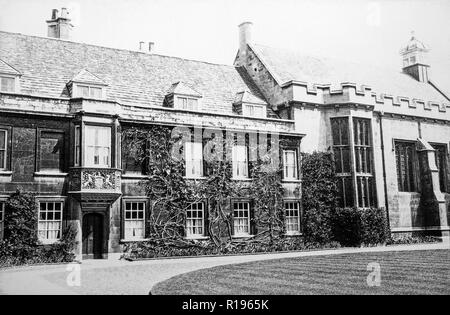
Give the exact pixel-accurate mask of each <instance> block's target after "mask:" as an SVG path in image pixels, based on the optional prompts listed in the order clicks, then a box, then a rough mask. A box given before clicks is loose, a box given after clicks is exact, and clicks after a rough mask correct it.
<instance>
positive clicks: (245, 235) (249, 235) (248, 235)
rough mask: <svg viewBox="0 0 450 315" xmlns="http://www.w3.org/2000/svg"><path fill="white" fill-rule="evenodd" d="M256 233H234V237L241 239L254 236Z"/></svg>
mask: <svg viewBox="0 0 450 315" xmlns="http://www.w3.org/2000/svg"><path fill="white" fill-rule="evenodd" d="M253 236H255V235H252V234H239V235H233V236H232V237H233V238H234V239H239V238H249V237H253Z"/></svg>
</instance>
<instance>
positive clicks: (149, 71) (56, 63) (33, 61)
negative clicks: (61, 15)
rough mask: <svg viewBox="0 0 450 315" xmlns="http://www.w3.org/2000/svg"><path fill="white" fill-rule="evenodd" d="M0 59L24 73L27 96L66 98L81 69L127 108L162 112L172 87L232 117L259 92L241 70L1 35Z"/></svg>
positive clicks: (6, 34)
mask: <svg viewBox="0 0 450 315" xmlns="http://www.w3.org/2000/svg"><path fill="white" fill-rule="evenodd" d="M0 59H3V60H5V61H6V62H8V63H9V64H10V65H11V66H13V67H15V68H16V69H18V70H19V71H20V72H21V73H22V77H21V80H20V81H21V90H22V93H25V94H28V93H29V94H35V95H42V96H48V97H61V96H68V95H67V89H66V88H65V86H66V84H67V83H68V82H69V81H70V80H72V79H73V78H74V77H75V76H76V75H77V74H79V73H80V71H82V70H83V69H85V70H87V71H88V72H90V73H91V74H92V75H94V76H95V77H98V78H100V79H101V80H102V81H104V83H105V84H107V86H106V95H107V99H108V100H111V101H117V102H120V103H122V104H127V105H138V106H158V107H161V106H163V101H164V97H165V95H166V93H167V91H168V89H169V88H170V87H171V85H172V84H173V83H174V82H177V81H183V82H185V83H186V84H187V85H189V86H190V87H192V89H194V90H195V91H198V92H199V93H201V94H202V96H203V99H202V104H203V105H202V106H203V109H204V110H205V111H207V112H212V113H224V114H233V109H232V108H233V106H232V103H233V101H234V98H235V95H236V93H237V92H239V91H242V90H249V91H251V93H253V94H255V95H256V96H258V97H259V98H263V96H262V95H261V92H260V91H259V90H258V88H257V87H256V86H255V84H254V83H253V82H252V80H251V79H250V77H249V76H248V75H246V73H245V72H244V71H243V70H242V69H238V68H235V67H234V66H228V65H218V64H211V63H207V62H201V61H193V60H186V59H181V58H176V57H167V56H161V55H156V54H148V53H142V52H136V51H128V50H121V49H114V48H106V47H100V46H94V45H89V44H83V43H75V42H71V41H64V40H58V39H51V38H43V37H36V36H28V35H23V34H16V33H9V32H3V31H0Z"/></svg>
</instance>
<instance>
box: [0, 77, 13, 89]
mask: <svg viewBox="0 0 450 315" xmlns="http://www.w3.org/2000/svg"><path fill="white" fill-rule="evenodd" d="M15 90H16V78H15V77H10V76H0V91H1V92H15Z"/></svg>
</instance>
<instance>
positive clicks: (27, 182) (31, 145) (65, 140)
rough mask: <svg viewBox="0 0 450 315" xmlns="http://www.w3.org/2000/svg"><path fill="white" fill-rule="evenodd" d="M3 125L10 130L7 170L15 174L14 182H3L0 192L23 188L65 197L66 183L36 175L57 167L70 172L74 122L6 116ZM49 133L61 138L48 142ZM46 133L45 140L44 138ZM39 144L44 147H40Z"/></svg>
mask: <svg viewBox="0 0 450 315" xmlns="http://www.w3.org/2000/svg"><path fill="white" fill-rule="evenodd" d="M0 126H2V127H5V128H7V129H8V131H9V132H8V167H7V169H8V170H10V171H11V172H12V176H11V181H9V180H2V181H0V193H4V194H8V193H11V192H14V191H15V190H16V189H17V188H19V187H21V188H22V189H24V190H27V191H32V192H36V193H44V194H53V195H64V194H65V190H66V189H65V186H66V183H65V181H64V180H61V179H58V180H55V179H54V178H37V177H36V176H35V172H38V171H39V170H40V167H43V168H44V169H43V170H45V168H47V167H49V166H55V165H57V167H59V168H60V169H61V170H62V171H63V172H67V171H68V168H69V164H68V159H66V158H65V157H68V156H69V154H70V152H69V145H70V144H69V139H70V137H69V135H70V120H69V119H67V118H60V117H55V118H51V117H38V116H35V117H30V116H28V115H13V114H5V113H2V114H1V116H0ZM48 131H52V132H58V133H59V136H58V137H56V140H55V139H44V138H46V136H45V133H46V132H48ZM42 134H44V137H43V138H42V139H41V135H42ZM47 138H48V137H47ZM54 138H55V137H54ZM55 141H56V142H55ZM38 143H41V144H42V145H43V146H42V147H41V148H39V146H38V145H37V144H38ZM42 149H43V150H42ZM39 153H40V154H39Z"/></svg>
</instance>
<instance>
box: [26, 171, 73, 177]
mask: <svg viewBox="0 0 450 315" xmlns="http://www.w3.org/2000/svg"><path fill="white" fill-rule="evenodd" d="M67 175H68V173H51V172H35V173H34V177H66V176H67Z"/></svg>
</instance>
